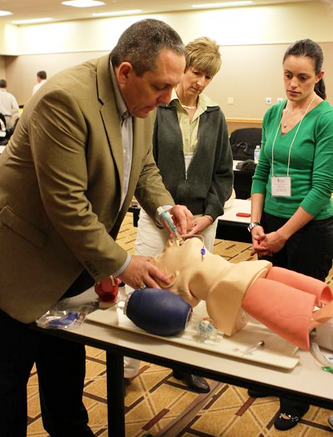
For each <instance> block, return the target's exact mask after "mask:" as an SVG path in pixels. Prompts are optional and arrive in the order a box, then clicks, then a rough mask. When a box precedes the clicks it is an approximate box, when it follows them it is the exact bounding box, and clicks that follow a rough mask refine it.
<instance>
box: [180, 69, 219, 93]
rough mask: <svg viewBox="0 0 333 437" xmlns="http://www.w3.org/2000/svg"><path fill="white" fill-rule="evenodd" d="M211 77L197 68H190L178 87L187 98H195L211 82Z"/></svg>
mask: <svg viewBox="0 0 333 437" xmlns="http://www.w3.org/2000/svg"><path fill="white" fill-rule="evenodd" d="M212 79H213V77H212V76H209V75H208V74H206V73H205V72H204V71H200V70H198V69H197V68H194V67H190V68H188V69H187V70H186V72H185V74H184V76H183V77H182V80H181V82H180V84H179V87H180V88H181V89H182V92H183V93H184V95H186V96H187V97H190V96H193V97H195V98H197V97H198V96H199V94H201V93H202V92H203V90H204V89H205V88H206V86H207V85H208V84H209V83H210V82H211V81H212Z"/></svg>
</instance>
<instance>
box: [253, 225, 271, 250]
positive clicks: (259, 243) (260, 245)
mask: <svg viewBox="0 0 333 437" xmlns="http://www.w3.org/2000/svg"><path fill="white" fill-rule="evenodd" d="M251 237H252V251H251V255H255V254H258V255H262V256H264V255H270V254H271V253H270V252H269V250H268V249H267V247H266V246H265V243H264V240H265V237H266V234H265V232H264V228H263V227H262V226H259V225H258V226H255V227H254V228H253V229H252V230H251Z"/></svg>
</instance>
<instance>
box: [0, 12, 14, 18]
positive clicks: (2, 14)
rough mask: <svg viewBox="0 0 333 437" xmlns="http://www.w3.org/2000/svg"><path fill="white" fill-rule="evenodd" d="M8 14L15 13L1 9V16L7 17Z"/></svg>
mask: <svg viewBox="0 0 333 437" xmlns="http://www.w3.org/2000/svg"><path fill="white" fill-rule="evenodd" d="M6 15H13V13H12V12H8V11H0V17H5V16H6Z"/></svg>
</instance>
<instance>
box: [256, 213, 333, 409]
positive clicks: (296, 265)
mask: <svg viewBox="0 0 333 437" xmlns="http://www.w3.org/2000/svg"><path fill="white" fill-rule="evenodd" d="M287 220H288V219H283V218H280V217H276V216H273V215H271V214H267V213H263V215H262V218H261V224H262V226H263V228H264V231H265V232H266V233H269V232H273V231H276V230H277V229H279V228H280V227H281V226H283V225H284V224H285V223H286V221H287ZM332 258H333V217H330V218H328V219H325V220H312V221H311V222H309V223H308V224H307V225H305V226H304V227H303V228H301V229H300V230H299V231H297V232H296V233H295V234H294V235H292V236H291V237H290V238H289V240H288V241H287V243H286V244H285V246H284V247H283V249H282V250H281V251H280V252H277V253H274V254H273V256H271V257H268V256H265V257H262V258H261V259H267V260H268V261H271V262H272V263H273V265H274V266H278V267H284V268H286V269H289V270H294V271H295V272H298V273H303V274H304V275H308V276H311V277H313V278H316V279H320V280H321V281H325V279H326V277H327V275H328V273H329V271H330V269H331V267H332ZM280 404H281V405H280V409H281V412H282V413H287V414H291V415H292V416H294V415H298V414H299V412H300V411H302V410H303V409H304V407H305V405H306V404H305V403H304V402H299V401H294V400H293V401H292V400H290V399H286V398H280Z"/></svg>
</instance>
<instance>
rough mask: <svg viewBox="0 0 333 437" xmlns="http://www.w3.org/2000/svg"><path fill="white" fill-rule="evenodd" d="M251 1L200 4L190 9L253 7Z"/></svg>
mask: <svg viewBox="0 0 333 437" xmlns="http://www.w3.org/2000/svg"><path fill="white" fill-rule="evenodd" d="M253 3H254V2H253V1H246V0H244V1H236V2H222V3H206V4H205V3H202V4H198V5H192V8H203V9H206V8H229V7H232V6H249V5H253Z"/></svg>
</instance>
